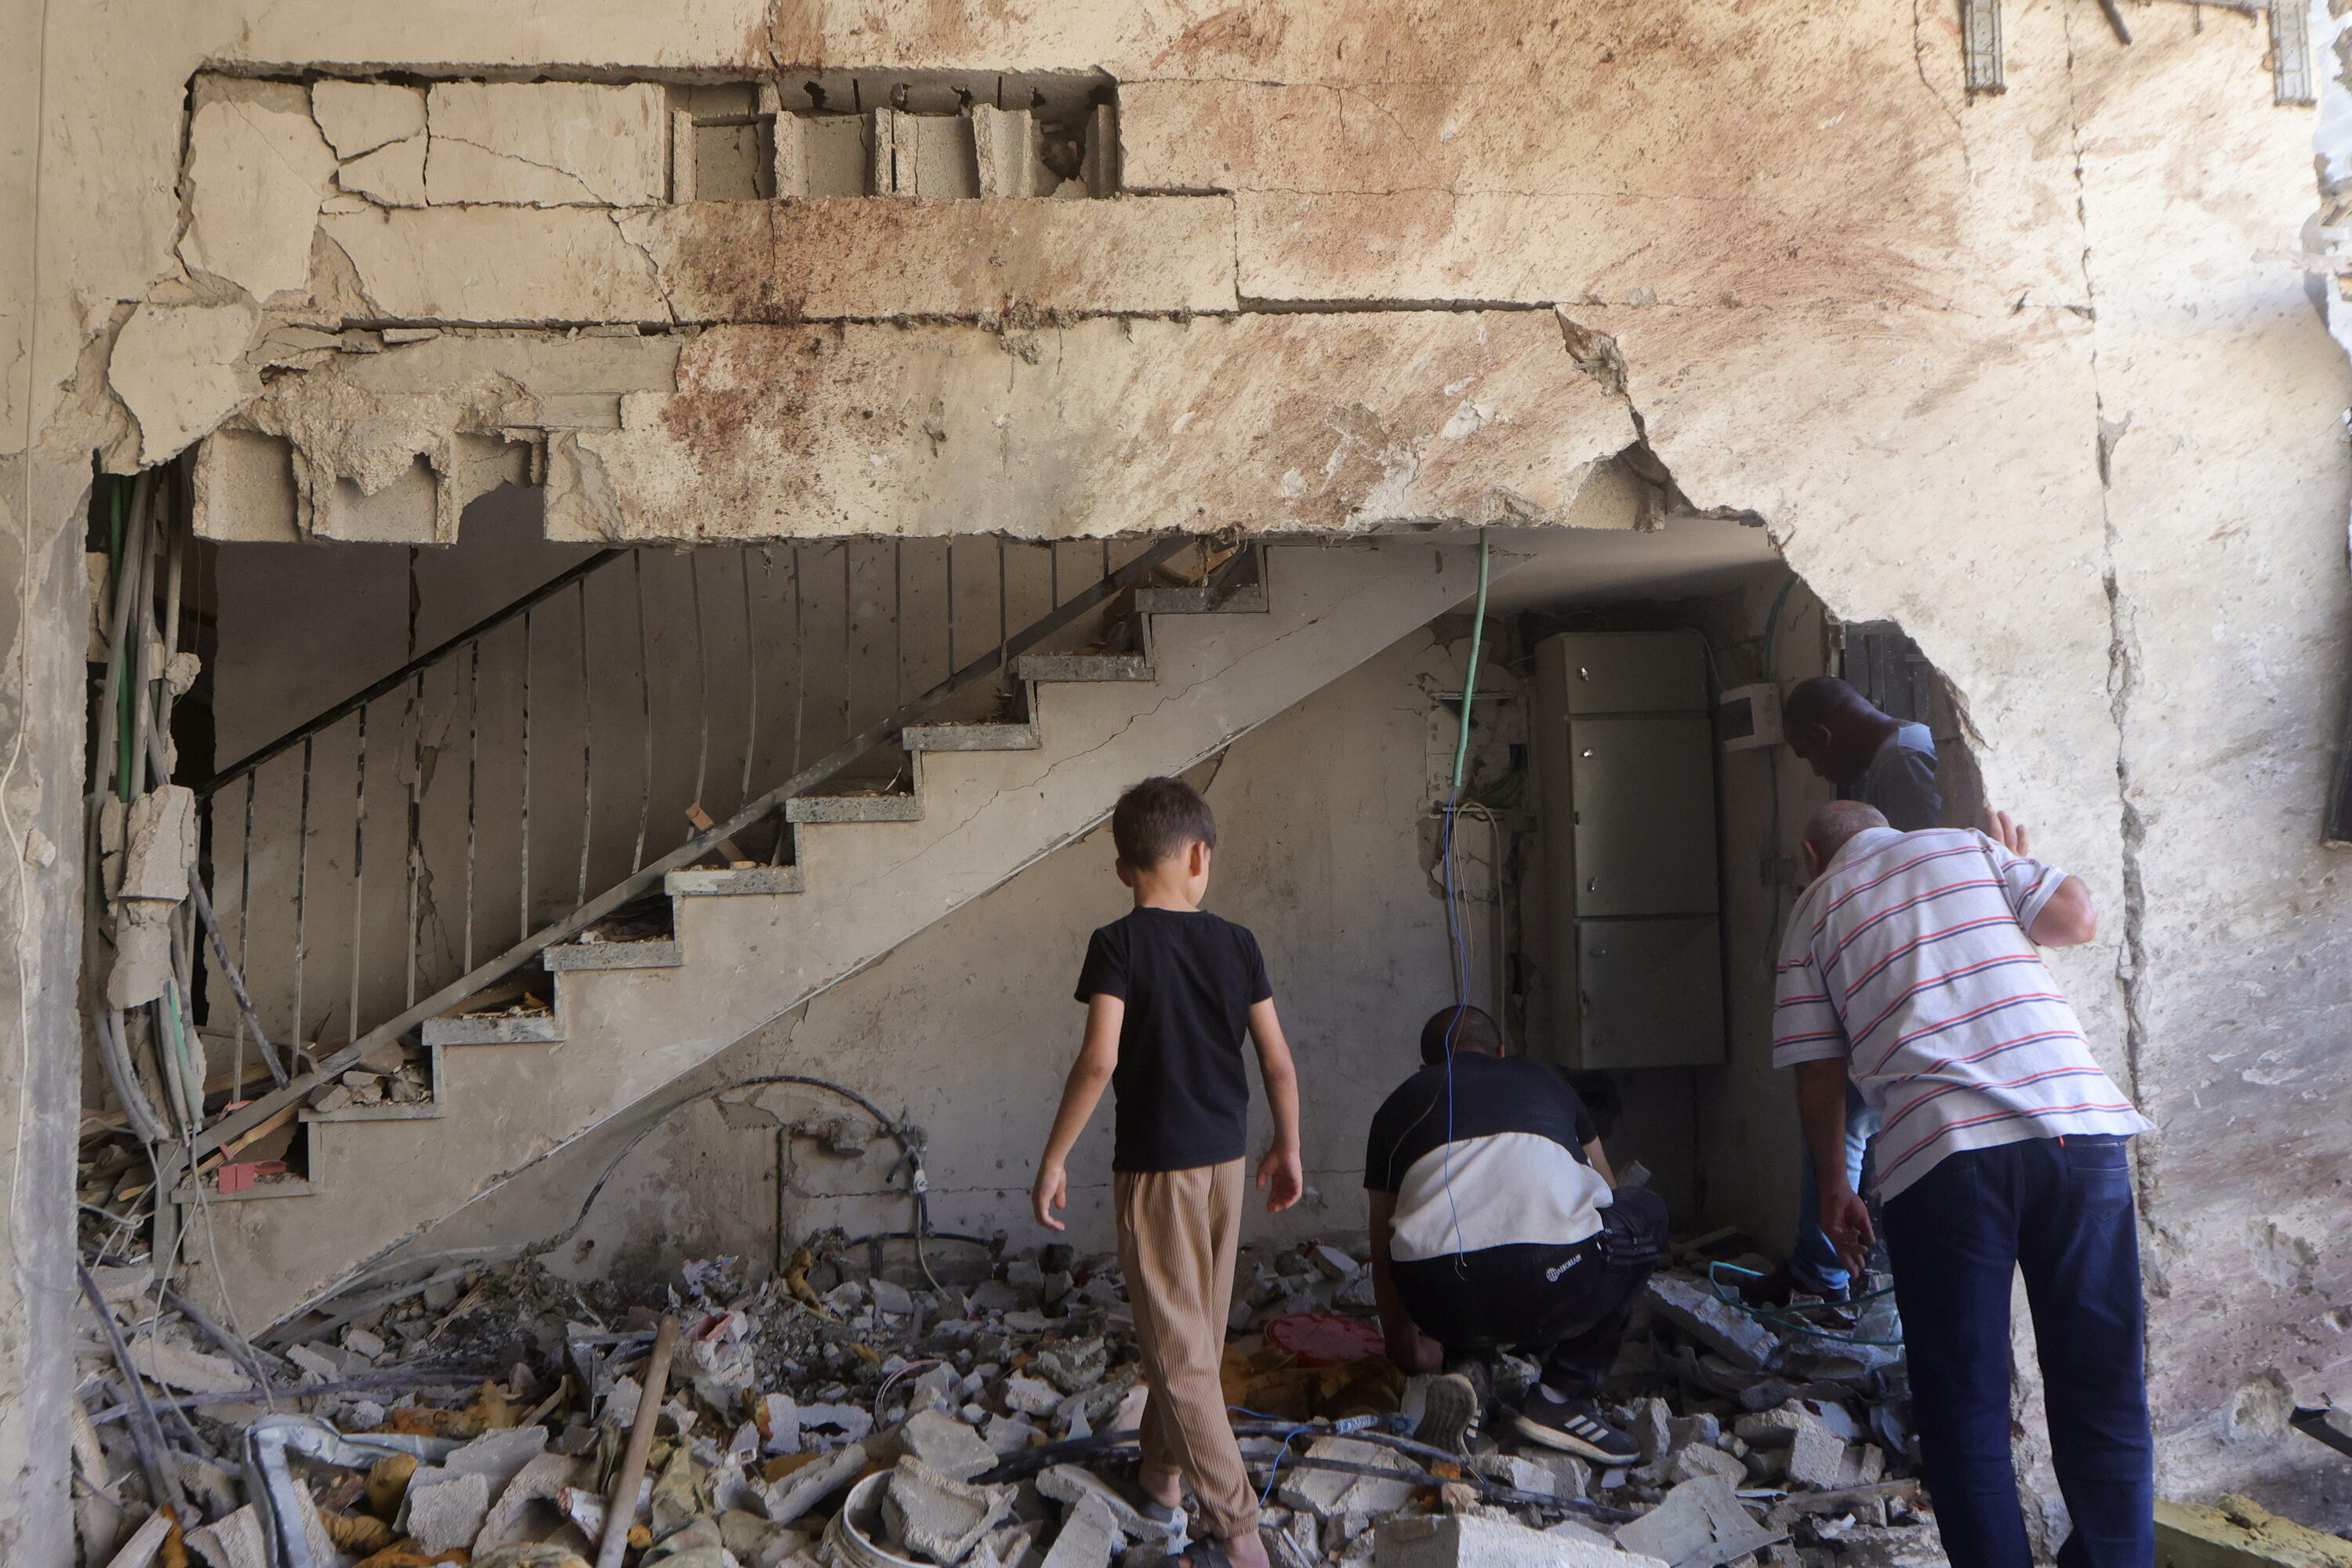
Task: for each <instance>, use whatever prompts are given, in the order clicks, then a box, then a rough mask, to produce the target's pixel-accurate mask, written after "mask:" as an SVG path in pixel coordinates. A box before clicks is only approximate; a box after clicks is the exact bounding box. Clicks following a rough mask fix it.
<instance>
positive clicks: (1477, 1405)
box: [1412, 1356, 1494, 1454]
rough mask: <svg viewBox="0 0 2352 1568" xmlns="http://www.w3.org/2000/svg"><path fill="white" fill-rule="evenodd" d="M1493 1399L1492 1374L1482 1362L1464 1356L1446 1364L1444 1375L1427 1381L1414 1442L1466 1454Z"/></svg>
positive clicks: (1477, 1358)
mask: <svg viewBox="0 0 2352 1568" xmlns="http://www.w3.org/2000/svg"><path fill="white" fill-rule="evenodd" d="M1493 1397H1494V1381H1493V1375H1492V1374H1491V1373H1489V1372H1488V1371H1487V1370H1486V1362H1485V1361H1484V1360H1483V1359H1481V1358H1479V1357H1477V1356H1463V1357H1460V1358H1458V1359H1456V1360H1454V1361H1450V1362H1448V1363H1446V1366H1445V1375H1444V1376H1443V1377H1438V1378H1433V1379H1431V1380H1430V1384H1429V1388H1428V1390H1427V1392H1426V1393H1425V1394H1424V1395H1423V1401H1424V1402H1423V1405H1422V1413H1421V1425H1420V1426H1416V1427H1415V1428H1414V1429H1413V1434H1412V1435H1413V1439H1414V1440H1415V1441H1416V1442H1421V1443H1426V1444H1428V1445H1429V1446H1430V1447H1433V1448H1443V1449H1444V1450H1445V1451H1446V1452H1447V1453H1449V1454H1467V1453H1469V1452H1470V1439H1471V1437H1472V1436H1473V1435H1474V1434H1475V1433H1476V1432H1477V1430H1478V1424H1479V1422H1480V1421H1481V1420H1483V1419H1484V1418H1485V1416H1486V1402H1487V1401H1488V1400H1489V1399H1491V1398H1493Z"/></svg>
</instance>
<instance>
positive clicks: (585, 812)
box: [572, 578, 596, 904]
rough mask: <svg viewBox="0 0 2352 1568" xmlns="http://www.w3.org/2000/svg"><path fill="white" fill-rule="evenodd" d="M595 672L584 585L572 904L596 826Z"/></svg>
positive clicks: (584, 890) (582, 890) (584, 885)
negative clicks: (576, 870) (575, 882)
mask: <svg viewBox="0 0 2352 1568" xmlns="http://www.w3.org/2000/svg"><path fill="white" fill-rule="evenodd" d="M595 744H596V672H595V667H594V666H593V664H592V663H591V662H590V660H589V654H588V584H587V581H586V579H584V578H583V580H582V581H581V584H580V885H579V889H578V890H577V891H576V892H574V893H573V894H572V902H573V903H575V904H576V903H579V902H582V901H583V900H585V899H586V898H587V897H588V852H589V849H590V848H591V847H593V845H594V843H595V837H594V830H595V826H596V754H595Z"/></svg>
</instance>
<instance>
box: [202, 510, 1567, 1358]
mask: <svg viewBox="0 0 2352 1568" xmlns="http://www.w3.org/2000/svg"><path fill="white" fill-rule="evenodd" d="M1548 537H1557V536H1544V535H1527V536H1524V537H1521V536H1514V537H1513V540H1512V542H1511V543H1510V545H1509V546H1508V547H1507V548H1498V550H1497V552H1496V570H1497V572H1501V571H1503V570H1506V569H1507V567H1508V566H1510V565H1516V564H1518V563H1522V562H1524V561H1525V560H1527V559H1528V558H1530V556H1531V555H1532V554H1534V553H1536V552H1539V551H1540V550H1541V549H1542V548H1544V545H1545V542H1546V540H1547V538H1548ZM1267 553H1268V559H1267V561H1266V563H1265V578H1266V580H1265V583H1264V584H1252V585H1250V586H1249V587H1248V588H1247V589H1245V590H1243V591H1242V592H1240V593H1238V594H1235V595H1228V596H1226V597H1224V598H1223V599H1221V600H1219V601H1218V602H1216V603H1213V604H1212V603H1210V602H1208V601H1207V600H1206V599H1205V598H1204V597H1202V596H1200V595H1194V596H1193V597H1192V598H1190V599H1186V598H1184V595H1186V593H1187V592H1188V591H1186V590H1152V591H1149V592H1150V594H1153V595H1160V596H1162V597H1164V598H1165V599H1167V600H1168V601H1170V602H1165V603H1157V602H1154V601H1152V600H1149V599H1146V598H1145V595H1139V600H1143V601H1144V602H1145V603H1146V605H1147V606H1148V607H1149V610H1150V614H1151V615H1152V616H1154V620H1155V624H1154V625H1153V626H1151V627H1150V635H1149V637H1148V638H1147V640H1146V641H1145V643H1144V646H1145V647H1147V648H1148V649H1149V650H1150V651H1149V653H1148V654H1147V655H1132V656H1129V655H1113V656H1033V657H1032V658H1029V659H1024V661H1023V668H1022V669H1021V671H1020V673H1021V674H1022V675H1023V676H1024V678H1026V679H1032V680H1035V681H1038V682H1040V683H1041V684H1040V685H1039V686H1038V688H1037V690H1036V693H1035V698H1034V705H1033V707H1032V710H1031V711H1032V714H1033V716H1034V718H1033V722H1031V723H1030V724H1025V725H940V726H927V727H921V728H920V729H919V730H918V731H910V732H909V736H908V742H909V747H910V750H912V751H913V752H914V753H915V754H916V755H917V757H918V759H919V767H918V769H917V773H916V779H917V781H918V783H919V789H917V790H914V791H911V792H909V793H906V794H902V795H891V794H877V795H832V796H825V797H818V798H814V799H810V800H805V801H795V802H794V803H793V808H794V809H793V811H792V813H791V816H792V817H793V821H794V822H795V823H796V824H797V826H796V827H795V828H794V829H793V831H794V833H795V835H796V837H797V844H798V850H799V853H798V856H797V860H796V863H795V864H793V865H792V866H785V867H755V868H739V869H698V870H690V871H682V872H677V873H673V874H672V876H671V877H670V878H669V879H668V885H667V891H668V893H669V894H670V896H671V900H672V907H673V910H674V911H675V931H674V935H673V937H672V938H671V939H670V940H667V941H662V942H602V943H576V944H566V945H564V946H561V947H557V948H552V949H550V950H549V952H548V954H547V958H548V967H549V968H550V970H551V972H552V973H551V980H552V982H553V984H554V986H555V990H556V995H555V997H554V999H553V1002H554V1005H553V1008H552V1010H551V1011H550V1012H546V1013H538V1014H528V1015H517V1016H505V1017H495V1016H483V1017H470V1018H469V1017H457V1018H445V1019H436V1020H435V1021H433V1023H431V1024H429V1025H427V1026H426V1039H427V1042H428V1043H429V1044H431V1045H434V1046H436V1047H440V1048H441V1054H442V1056H443V1057H444V1061H445V1066H444V1070H443V1072H442V1073H441V1075H440V1077H439V1080H438V1089H439V1093H438V1104H437V1105H436V1110H437V1111H438V1112H439V1114H437V1115H436V1116H433V1117H432V1118H431V1119H429V1120H402V1121H329V1122H320V1123H319V1124H317V1125H315V1126H314V1127H313V1128H312V1131H311V1136H312V1140H313V1142H312V1145H311V1152H310V1182H309V1184H308V1187H309V1190H310V1195H308V1196H303V1197H300V1198H298V1199H294V1200H292V1201H288V1202H283V1203H245V1204H219V1205H215V1206H213V1207H212V1208H211V1209H210V1212H209V1215H208V1219H207V1221H206V1226H207V1231H208V1236H207V1245H206V1246H205V1247H202V1248H199V1249H197V1251H198V1254H199V1263H198V1268H197V1274H196V1276H195V1277H194V1284H195V1285H196V1286H197V1287H198V1288H200V1289H202V1291H203V1293H204V1294H205V1295H207V1296H210V1297H212V1298H213V1299H214V1300H215V1301H221V1302H224V1304H228V1303H233V1305H234V1310H235V1311H236V1317H237V1321H243V1322H245V1323H247V1325H254V1324H258V1323H263V1322H269V1321H277V1320H278V1319H281V1318H283V1317H285V1316H287V1315H288V1314H289V1313H291V1312H293V1311H294V1310H298V1309H299V1307H301V1306H302V1305H303V1304H305V1303H306V1302H308V1301H310V1300H314V1299H315V1298H317V1297H318V1296H320V1295H321V1294H323V1293H325V1292H327V1291H328V1290H331V1289H334V1288H335V1287H336V1286H338V1285H339V1284H341V1282H343V1281H345V1280H346V1279H349V1278H351V1277H352V1275H353V1274H354V1272H355V1271H357V1270H359V1269H361V1268H362V1267H363V1266H364V1265H366V1264H367V1263H369V1262H370V1261H371V1260H373V1259H375V1258H380V1257H381V1256H382V1255H383V1253H385V1252H386V1251H388V1250H389V1249H390V1248H392V1247H395V1246H397V1245H398V1244H399V1243H401V1242H402V1241H403V1240H404V1239H406V1238H407V1237H411V1236H414V1235H415V1234H416V1233H418V1232H419V1231H421V1230H423V1229H425V1228H426V1227H427V1226H431V1225H432V1224H434V1223H435V1222H436V1221H438V1220H440V1219H442V1218H445V1217H446V1216H447V1215H450V1214H452V1213H454V1212H456V1210H457V1209H458V1208H459V1207H461V1206H463V1205H465V1204H467V1203H468V1202H470V1201H472V1200H473V1199H474V1198H476V1197H478V1196H479V1195H480V1194H483V1193H486V1192H488V1191H490V1190H491V1189H493V1188H495V1187H496V1186H498V1185H499V1184H500V1183H502V1182H503V1181H505V1180H507V1179H508V1178H509V1177H510V1176H512V1175H513V1174H514V1173H517V1172H518V1171H520V1170H521V1169H523V1168H525V1167H527V1166H529V1165H530V1164H532V1163H536V1162H537V1161H539V1160H541V1159H543V1158H545V1157H546V1156H547V1155H548V1154H550V1153H552V1152H555V1151H556V1150H557V1149H559V1148H562V1146H563V1145H565V1144H566V1143H568V1142H572V1140H574V1139H576V1138H578V1137H580V1136H581V1135H582V1134H583V1133H585V1132H587V1131H590V1130H591V1129H593V1128H594V1127H595V1126H597V1125H599V1124H600V1123H602V1122H603V1121H606V1120H608V1119H609V1118H611V1117H612V1116H614V1115H615V1114H617V1113H619V1112H620V1111H622V1110H625V1109H627V1108H628V1107H629V1106H630V1105H632V1104H635V1102H636V1101H638V1100H642V1099H644V1098H646V1096H647V1095H650V1094H653V1093H655V1092H656V1091H657V1090H659V1089H661V1088H662V1087H663V1086H664V1085H666V1084H667V1083H669V1082H670V1081H672V1080H673V1079H677V1077H679V1076H680V1075H681V1074H683V1073H685V1072H687V1071H688V1070H690V1069H692V1068H695V1067H697V1066H698V1065H700V1064H701V1063H702V1062H704V1061H706V1060H708V1059H709V1058H710V1057H712V1056H713V1055H715V1054H717V1053H718V1052H719V1051H721V1050H724V1049H725V1048H726V1047H729V1046H730V1045H732V1044H734V1043H735V1042H736V1041H738V1040H740V1039H741V1038H743V1037H745V1036H746V1035H749V1034H751V1032H753V1031H754V1030H756V1029H758V1028H760V1027H761V1026H763V1025H765V1024H767V1023H768V1022H770V1021H771V1020H772V1019H773V1018H775V1017H777V1016H780V1015H781V1014H782V1013H784V1012H785V1011H787V1010H788V1009H790V1008H792V1007H793V1006H796V1005H799V1004H800V1003H802V1002H803V1001H805V1000H806V999H807V998H809V997H810V996H812V995H814V994H816V993H817V992H819V991H821V990H823V989H824V988H825V987H826V986H828V985H830V984H834V983H835V982H836V981H838V980H840V979H842V978H844V977H845V976H847V975H849V974H851V973H855V972H856V971H857V970H858V969H860V968H862V967H864V966H865V965H866V964H867V963H871V962H872V961H873V960H874V959H876V958H877V957H879V956H880V955H882V954H883V953H885V952H888V951H889V950H890V949H891V948H893V947H895V946H897V945H898V943H900V942H904V941H906V940H907V939H908V937H910V936H912V935H914V934H915V933H916V932H917V931H921V930H922V929H924V928H925V927H927V926H929V924H931V923H932V922H933V921H937V920H939V919H940V918H941V917H943V916H944V915H946V914H947V913H948V912H950V910H954V909H956V908H957V907H959V906H960V905H961V904H963V903H965V902H967V901H969V900H971V899H973V898H976V897H978V896H980V895H981V894H982V893H985V892H987V891H988V890H989V889H992V888H994V887H996V886H998V885H1000V884H1001V883H1003V882H1004V881H1006V880H1008V879H1011V878H1012V877H1013V876H1014V875H1016V874H1018V873H1019V872H1020V871H1021V870H1022V869H1023V868H1024V867H1026V866H1028V865H1030V864H1032V863H1034V861H1036V860H1038V859H1041V858H1044V857H1045V856H1047V855H1049V854H1051V853H1052V852H1053V851H1054V850H1055V849H1056V848H1059V847H1062V846H1063V845H1065V844H1066V843H1068V842H1070V841H1072V840H1073V839H1075V838H1076V837H1079V836H1080V835H1082V834H1084V833H1085V832H1087V830H1089V829H1090V828H1091V827H1093V826H1095V825H1096V824H1097V823H1098V822H1099V821H1101V819H1102V818H1103V817H1104V816H1106V815H1107V814H1108V811H1109V809H1110V806H1111V805H1112V803H1113V801H1114V800H1115V799H1116V798H1117V796H1118V793H1119V791H1120V790H1122V789H1124V788H1125V787H1126V786H1127V785H1128V784H1132V783H1133V782H1134V781H1135V780H1136V779H1138V778H1141V777H1144V776H1146V775H1148V774H1152V773H1178V772H1181V770H1183V769H1184V768H1187V767H1190V766H1191V765H1192V764H1193V763H1198V762H1200V761H1202V760H1203V759H1205V758H1207V757H1209V756H1211V755H1213V754H1214V753H1215V752H1218V751H1220V750H1222V749H1223V747H1225V746H1226V745H1228V744H1230V743H1231V742H1233V741H1234V739H1236V738H1237V737H1238V736H1240V735H1242V734H1243V733H1244V732H1246V731H1248V730H1250V729H1252V728H1253V727H1255V725H1257V724H1259V723H1262V722H1264V721H1265V720H1267V719H1269V718H1272V717H1273V716H1274V715H1275V714H1276V713H1278V712H1280V711H1281V710H1284V709H1286V708H1287V707H1289V706H1290V705H1291V704H1293V703H1295V702H1297V701H1298V700H1301V699H1303V698H1305V697H1307V695H1309V694H1310V693H1312V692H1313V691H1315V690H1317V689H1319V688H1321V687H1322V686H1324V685H1326V684H1328V682H1329V681H1331V680H1332V679H1336V678H1338V677H1339V675H1341V674H1343V673H1345V672H1346V671H1347V670H1349V669H1350V668H1354V667H1355V666H1356V665H1357V664H1360V663H1361V662H1362V661H1363V660H1364V659H1366V658H1370V657H1371V656H1373V655H1374V654H1376V653H1378V652H1380V651H1381V649H1382V648H1384V647H1388V646H1389V645H1390V644H1391V643H1393V642H1394V641H1396V640H1397V639H1398V638H1399V637H1403V636H1405V635H1407V634H1408V633H1410V632H1412V630H1413V629H1414V628H1416V627H1418V626H1422V625H1423V624H1425V623H1426V622H1427V621H1429V620H1430V619H1432V618H1433V617H1434V616H1437V615H1440V614H1443V613H1444V612H1445V611H1446V610H1448V609H1450V608H1452V607H1454V605H1457V604H1459V603H1460V602H1462V601H1463V600H1464V599H1465V598H1466V597H1467V596H1468V595H1470V594H1471V593H1472V592H1473V591H1474V589H1475V573H1476V554H1475V548H1472V547H1465V546H1463V545H1459V544H1438V543H1433V542H1429V541H1426V540H1414V541H1384V542H1379V543H1377V544H1367V545H1362V546H1358V547H1354V548H1349V549H1338V550H1335V549H1328V548H1324V547H1321V546H1299V547H1276V548H1274V549H1272V550H1270V551H1269V552H1267ZM1261 603H1262V604H1263V605H1265V608H1264V609H1263V610H1259V609H1257V608H1256V605H1258V604H1261ZM1219 612H1223V613H1219ZM1139 670H1140V671H1142V673H1141V674H1140V675H1139V673H1138V671H1139ZM982 731H989V733H985V734H983V733H981V732H982ZM960 742H971V744H970V745H966V744H962V743H960ZM981 747H985V748H986V749H979V748H981ZM865 1087H866V1088H867V1089H870V1090H871V1091H872V1092H875V1093H877V1094H881V1095H884V1096H885V1097H886V1098H887V1085H869V1086H865Z"/></svg>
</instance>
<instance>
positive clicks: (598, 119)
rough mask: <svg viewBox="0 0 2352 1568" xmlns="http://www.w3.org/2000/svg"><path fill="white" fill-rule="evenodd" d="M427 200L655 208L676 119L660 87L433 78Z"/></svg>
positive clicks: (663, 190)
mask: <svg viewBox="0 0 2352 1568" xmlns="http://www.w3.org/2000/svg"><path fill="white" fill-rule="evenodd" d="M426 121H427V127H428V132H429V134H430V136H431V140H432V155H431V157H430V158H429V159H428V160H427V161H426V163H425V195H426V199H427V200H429V201H431V202H433V203H435V204H436V205H440V204H445V203H447V204H467V203H505V204H510V205H523V206H572V205H589V206H623V207H625V206H651V205H656V204H658V203H661V202H663V201H665V200H666V199H667V195H668V183H669V149H668V129H669V116H668V114H667V104H666V102H665V94H664V90H663V89H662V87H661V86H660V84H658V83H656V82H633V83H627V84H622V85H614V84H607V83H599V82H556V81H541V82H474V81H447V82H435V83H434V84H433V85H432V86H431V87H430V88H429V89H427V101H426Z"/></svg>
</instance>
